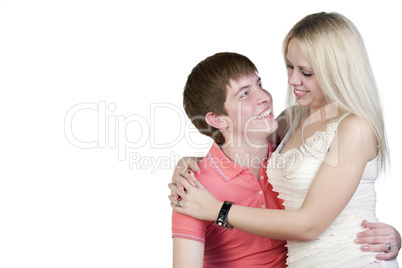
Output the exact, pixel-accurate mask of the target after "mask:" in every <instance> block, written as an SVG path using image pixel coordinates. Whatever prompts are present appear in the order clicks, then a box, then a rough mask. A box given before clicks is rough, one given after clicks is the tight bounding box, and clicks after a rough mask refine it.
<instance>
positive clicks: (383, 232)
mask: <svg viewBox="0 0 402 268" xmlns="http://www.w3.org/2000/svg"><path fill="white" fill-rule="evenodd" d="M363 226H364V227H365V228H368V230H366V231H363V232H361V233H359V234H358V235H357V239H356V240H355V241H356V243H357V244H364V245H363V246H362V250H363V251H372V252H382V253H381V254H378V255H377V259H379V260H390V259H394V258H396V256H398V253H399V250H400V249H401V235H400V234H399V232H398V231H397V230H396V229H395V228H394V227H392V226H391V225H388V224H385V223H381V222H377V223H370V222H368V221H366V220H364V221H363ZM387 244H390V245H391V250H390V251H388V252H386V251H387V249H388V246H387Z"/></svg>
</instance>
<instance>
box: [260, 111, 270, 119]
mask: <svg viewBox="0 0 402 268" xmlns="http://www.w3.org/2000/svg"><path fill="white" fill-rule="evenodd" d="M270 114H271V108H269V109H268V110H266V111H265V112H263V113H260V114H259V115H257V119H261V118H264V117H267V116H269V115H270Z"/></svg>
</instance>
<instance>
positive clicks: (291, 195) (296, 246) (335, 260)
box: [267, 114, 397, 268]
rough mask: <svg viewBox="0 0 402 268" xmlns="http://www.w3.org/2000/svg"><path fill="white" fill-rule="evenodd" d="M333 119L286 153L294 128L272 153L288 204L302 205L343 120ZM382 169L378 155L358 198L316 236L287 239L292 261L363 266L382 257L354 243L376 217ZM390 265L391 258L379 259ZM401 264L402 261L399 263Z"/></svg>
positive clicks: (272, 168)
mask: <svg viewBox="0 0 402 268" xmlns="http://www.w3.org/2000/svg"><path fill="white" fill-rule="evenodd" d="M347 115H348V114H345V115H343V116H342V117H341V118H340V119H339V120H338V121H337V122H335V123H331V124H328V125H327V128H326V130H325V131H318V132H316V133H315V134H314V135H313V136H311V137H310V138H308V139H307V140H306V141H305V142H304V143H303V144H302V145H301V147H300V148H294V149H291V150H289V151H287V152H286V153H284V154H281V153H280V151H281V150H282V148H283V147H284V144H285V143H286V141H287V140H288V139H289V137H290V135H291V134H292V132H293V129H294V128H293V129H291V130H289V132H288V133H287V134H286V136H285V139H284V140H283V141H282V143H281V144H280V145H279V146H278V149H277V150H276V151H275V152H274V153H273V154H272V156H271V159H270V160H269V165H268V169H267V174H268V180H269V182H270V183H271V184H272V186H273V189H274V191H276V192H278V193H279V198H281V199H283V200H284V203H283V204H284V206H285V210H297V209H299V208H300V207H301V205H302V204H303V201H304V198H305V197H306V195H307V191H308V189H309V188H310V184H311V182H312V181H313V179H314V176H315V174H316V173H317V171H318V169H319V167H320V165H321V163H322V162H323V161H324V158H325V156H326V155H327V152H328V150H329V148H330V145H331V142H332V140H333V138H334V136H335V133H336V130H337V128H338V124H339V123H340V121H341V120H342V119H343V118H344V117H346V116H347ZM377 175H378V157H376V158H375V159H373V160H372V161H370V162H369V163H367V165H366V168H365V170H364V173H363V177H362V179H361V182H360V184H359V186H358V188H357V190H356V192H355V194H354V195H353V197H352V199H351V200H350V202H349V203H348V205H347V206H346V207H345V209H344V210H343V211H342V213H341V214H340V215H339V216H338V217H337V218H336V220H335V221H334V222H333V223H332V224H331V225H330V226H329V227H328V229H327V230H326V231H325V232H324V233H323V234H321V235H320V236H319V237H318V238H317V239H315V240H314V241H311V242H298V241H287V248H288V258H287V264H288V267H298V268H301V267H308V268H311V267H314V268H316V267H326V268H328V267H363V266H365V265H367V264H370V263H374V262H376V259H375V255H376V253H365V252H363V251H361V249H360V247H361V245H357V244H355V243H354V239H355V238H356V235H357V233H358V232H361V231H363V230H364V229H363V227H362V225H361V223H362V221H363V219H366V220H368V221H372V222H376V221H377V218H376V215H375V204H376V193H375V189H374V182H375V180H376V178H377ZM378 265H379V266H378V267H385V266H383V265H385V262H382V263H378ZM391 267H392V266H391ZM396 267H397V266H396Z"/></svg>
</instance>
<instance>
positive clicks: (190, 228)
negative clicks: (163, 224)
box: [172, 211, 208, 244]
mask: <svg viewBox="0 0 402 268" xmlns="http://www.w3.org/2000/svg"><path fill="white" fill-rule="evenodd" d="M207 225H208V222H206V221H202V220H197V219H194V218H192V217H189V216H186V215H182V214H179V213H176V212H174V211H173V214H172V237H178V238H184V239H190V240H195V241H198V242H201V243H203V244H205V232H206V229H207Z"/></svg>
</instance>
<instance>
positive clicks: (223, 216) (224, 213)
mask: <svg viewBox="0 0 402 268" xmlns="http://www.w3.org/2000/svg"><path fill="white" fill-rule="evenodd" d="M233 204H234V202H230V201H225V202H223V205H222V207H221V210H220V211H219V215H218V218H217V219H216V221H215V225H218V226H220V227H222V228H225V229H228V230H232V229H233V226H232V225H230V224H229V223H228V222H227V219H228V214H229V210H230V208H231V207H232V205H233Z"/></svg>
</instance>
